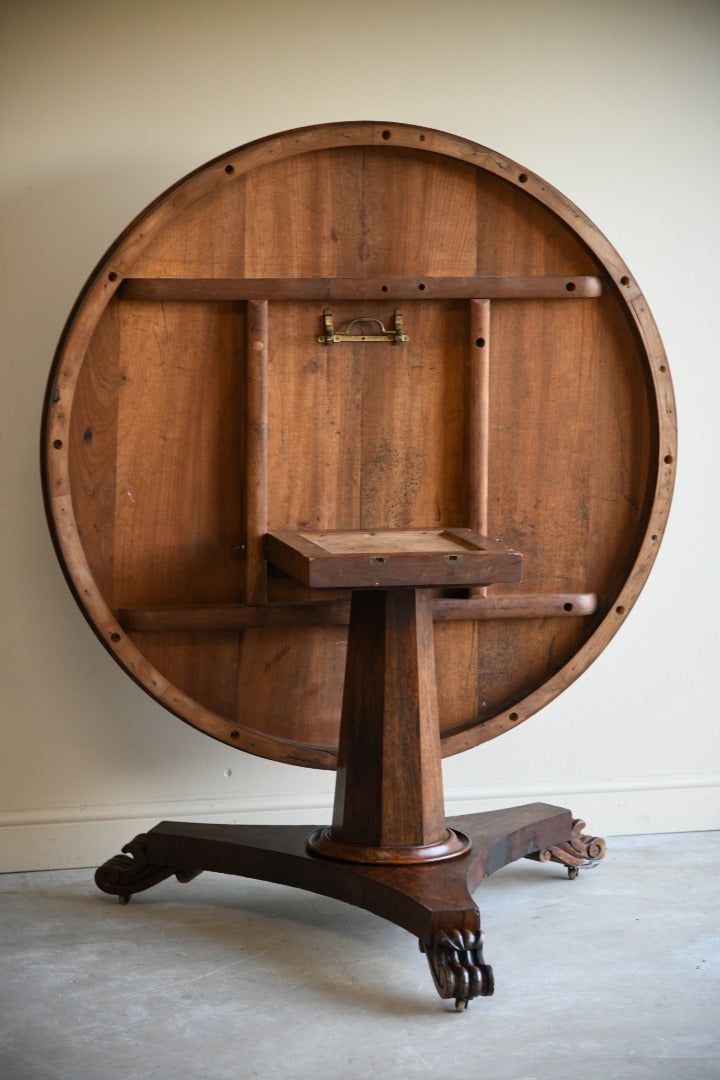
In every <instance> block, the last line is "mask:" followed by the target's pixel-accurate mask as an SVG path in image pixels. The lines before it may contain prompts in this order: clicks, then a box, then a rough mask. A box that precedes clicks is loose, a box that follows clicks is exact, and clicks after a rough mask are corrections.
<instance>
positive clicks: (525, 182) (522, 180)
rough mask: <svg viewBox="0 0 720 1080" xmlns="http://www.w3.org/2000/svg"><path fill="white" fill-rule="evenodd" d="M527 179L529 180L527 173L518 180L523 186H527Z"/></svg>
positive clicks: (522, 173)
mask: <svg viewBox="0 0 720 1080" xmlns="http://www.w3.org/2000/svg"><path fill="white" fill-rule="evenodd" d="M527 179H528V177H527V173H524V172H521V173H520V175H519V176H518V180H519V181H520V183H521V184H527Z"/></svg>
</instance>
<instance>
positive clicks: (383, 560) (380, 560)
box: [370, 555, 390, 566]
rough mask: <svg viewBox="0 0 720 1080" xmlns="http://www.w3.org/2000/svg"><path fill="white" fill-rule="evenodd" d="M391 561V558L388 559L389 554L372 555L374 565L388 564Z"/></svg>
mask: <svg viewBox="0 0 720 1080" xmlns="http://www.w3.org/2000/svg"><path fill="white" fill-rule="evenodd" d="M389 561H390V560H389V559H388V557H387V555H371V556H370V562H371V563H372V564H373V566H387V564H388V562H389Z"/></svg>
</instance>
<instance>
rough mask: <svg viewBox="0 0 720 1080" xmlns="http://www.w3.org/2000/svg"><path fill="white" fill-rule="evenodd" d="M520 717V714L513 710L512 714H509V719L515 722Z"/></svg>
mask: <svg viewBox="0 0 720 1080" xmlns="http://www.w3.org/2000/svg"><path fill="white" fill-rule="evenodd" d="M519 719H520V714H519V713H516V712H511V713H510V715H509V716H508V720H512V722H513V724H514V723H515V722H516V721H517V720H519Z"/></svg>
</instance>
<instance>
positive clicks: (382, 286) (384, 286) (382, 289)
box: [380, 285, 388, 292]
mask: <svg viewBox="0 0 720 1080" xmlns="http://www.w3.org/2000/svg"><path fill="white" fill-rule="evenodd" d="M387 291H388V287H387V285H381V286H380V292H387Z"/></svg>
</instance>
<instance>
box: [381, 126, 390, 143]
mask: <svg viewBox="0 0 720 1080" xmlns="http://www.w3.org/2000/svg"><path fill="white" fill-rule="evenodd" d="M390 136H391V132H390V131H388V129H387V128H385V130H384V131H383V133H382V137H383V139H385V141H386V142H387V140H388V139H389V138H390Z"/></svg>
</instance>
